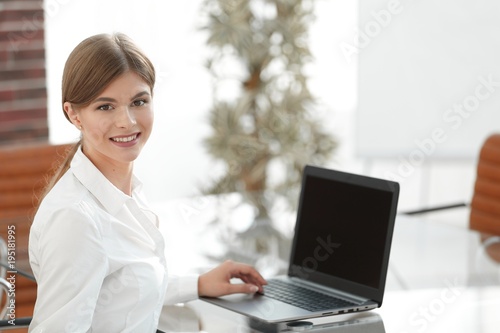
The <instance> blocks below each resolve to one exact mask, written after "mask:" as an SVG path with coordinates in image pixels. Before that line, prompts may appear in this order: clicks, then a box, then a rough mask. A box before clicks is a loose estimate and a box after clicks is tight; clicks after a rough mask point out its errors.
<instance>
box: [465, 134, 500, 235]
mask: <svg viewBox="0 0 500 333" xmlns="http://www.w3.org/2000/svg"><path fill="white" fill-rule="evenodd" d="M469 226H470V228H471V229H473V230H477V231H479V232H481V233H483V234H490V235H499V236H500V134H493V135H491V136H489V137H488V138H487V139H486V141H485V142H484V144H483V146H482V148H481V152H480V154H479V160H478V164H477V176H476V183H475V186H474V194H473V196H472V201H471V204H470V218H469Z"/></svg>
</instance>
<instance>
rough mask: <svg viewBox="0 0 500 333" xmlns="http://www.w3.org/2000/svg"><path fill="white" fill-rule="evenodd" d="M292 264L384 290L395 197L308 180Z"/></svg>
mask: <svg viewBox="0 0 500 333" xmlns="http://www.w3.org/2000/svg"><path fill="white" fill-rule="evenodd" d="M302 191H304V192H303V193H302V202H301V207H300V212H299V214H300V216H299V217H298V221H297V223H298V225H297V227H296V231H295V232H296V236H295V237H296V239H295V251H294V255H293V258H292V263H293V264H295V265H297V266H302V269H303V273H307V272H311V271H317V272H320V273H324V274H328V275H333V276H335V277H337V278H341V279H345V280H349V281H353V282H356V283H359V284H362V285H365V286H369V287H373V288H378V287H379V284H380V277H381V268H382V261H383V256H384V250H385V242H386V240H387V229H388V226H389V218H390V214H391V202H392V196H393V194H392V192H390V191H384V190H379V189H373V188H369V187H363V186H360V185H354V184H349V183H345V182H339V181H335V180H328V179H322V178H317V177H313V176H307V179H306V183H305V184H304V188H303V189H302Z"/></svg>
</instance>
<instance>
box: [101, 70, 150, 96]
mask: <svg viewBox="0 0 500 333" xmlns="http://www.w3.org/2000/svg"><path fill="white" fill-rule="evenodd" d="M140 92H147V93H149V94H151V88H150V87H149V85H148V84H147V82H146V81H145V80H144V79H143V78H141V77H140V76H139V75H138V74H136V73H134V72H132V71H128V72H125V73H123V74H122V75H120V76H119V77H117V78H116V79H115V80H113V81H112V82H111V83H110V84H109V85H108V86H107V87H106V88H105V89H104V90H103V91H102V92H101V93H100V94H99V96H98V97H97V98H99V97H113V98H130V97H132V96H135V95H136V94H137V93H140Z"/></svg>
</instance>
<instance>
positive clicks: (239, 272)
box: [198, 261, 267, 297]
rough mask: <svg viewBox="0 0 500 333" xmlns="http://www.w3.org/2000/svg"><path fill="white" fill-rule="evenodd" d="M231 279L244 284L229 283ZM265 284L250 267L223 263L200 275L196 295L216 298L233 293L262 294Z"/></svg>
mask: <svg viewBox="0 0 500 333" xmlns="http://www.w3.org/2000/svg"><path fill="white" fill-rule="evenodd" d="M232 278H239V279H240V280H242V281H243V282H244V283H231V279H232ZM265 284H267V282H266V280H265V279H264V278H263V277H262V276H261V275H260V274H259V272H257V270H256V269H255V268H253V267H252V266H250V265H246V264H241V263H236V262H233V261H225V262H224V263H222V264H221V265H219V266H217V267H216V268H214V269H212V270H211V271H208V272H207V273H205V274H202V275H200V277H199V279H198V294H199V295H200V296H210V297H218V296H223V295H227V294H234V293H245V294H252V293H256V292H261V293H262V292H263V291H264V288H263V285H265Z"/></svg>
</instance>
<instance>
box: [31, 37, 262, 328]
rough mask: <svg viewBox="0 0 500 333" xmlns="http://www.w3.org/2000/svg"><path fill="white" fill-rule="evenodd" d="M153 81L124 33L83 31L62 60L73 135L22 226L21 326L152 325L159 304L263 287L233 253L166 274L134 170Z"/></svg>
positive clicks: (146, 128) (146, 132) (155, 223)
mask: <svg viewBox="0 0 500 333" xmlns="http://www.w3.org/2000/svg"><path fill="white" fill-rule="evenodd" d="M154 82H155V71H154V68H153V65H152V64H151V62H150V61H149V60H148V59H147V57H146V56H145V55H144V54H143V53H142V52H141V51H140V50H139V49H138V48H137V47H136V46H135V45H134V43H133V42H132V41H131V40H130V39H129V38H128V37H127V36H125V35H123V34H115V35H97V36H93V37H90V38H88V39H86V40H84V41H83V42H82V43H80V44H79V45H78V46H77V47H76V48H75V50H74V51H73V52H72V53H71V55H70V56H69V59H68V61H67V62H66V66H65V69H64V74H63V89H62V90H63V100H62V102H63V103H62V104H63V110H64V115H65V116H66V118H67V119H68V120H69V121H70V122H71V123H72V124H73V125H74V126H76V128H78V129H79V130H80V132H81V139H80V142H79V143H77V144H76V145H75V147H74V148H73V150H72V151H71V152H70V153H69V154H68V157H67V159H66V161H65V162H64V163H63V164H62V166H61V168H60V170H59V172H58V173H57V174H56V176H55V177H54V180H53V182H52V184H49V186H48V188H47V192H46V195H45V196H44V197H43V199H42V201H41V203H40V206H39V208H38V211H37V213H36V216H35V218H34V221H33V224H32V227H31V230H30V238H29V256H30V265H31V268H32V270H33V273H34V275H35V277H36V281H37V284H38V289H37V300H36V304H35V310H34V314H33V320H32V323H31V326H30V332H90V331H92V332H155V331H156V327H157V325H158V321H159V317H160V313H161V311H162V306H163V305H164V304H174V303H178V302H186V301H189V300H192V299H195V298H197V297H198V296H213V297H217V296H222V295H227V294H231V293H255V292H257V291H263V289H262V285H263V284H265V280H264V279H263V278H262V277H261V275H260V274H259V273H258V272H257V271H256V270H255V269H253V268H252V267H250V266H248V265H244V264H239V263H233V262H225V263H223V264H221V265H219V266H218V267H216V268H215V269H213V270H211V271H209V272H207V273H205V274H201V275H200V276H198V275H194V276H183V277H176V276H168V277H167V265H166V260H165V253H164V249H165V243H164V239H163V235H162V234H161V233H160V231H159V224H160V221H159V219H158V217H157V215H156V214H155V213H153V212H152V211H151V210H150V209H149V206H148V203H147V201H146V200H145V198H144V194H143V192H142V184H141V183H140V181H139V180H138V179H137V178H136V177H135V176H134V174H133V165H134V161H135V160H136V159H137V157H138V156H139V154H140V153H141V150H142V148H143V147H144V145H145V144H146V142H147V141H148V138H149V136H150V134H151V130H152V127H153V107H152V105H153V99H152V91H153V87H154ZM232 278H240V279H241V280H242V281H243V282H244V283H241V284H232V283H231V282H230V280H231V279H232Z"/></svg>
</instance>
